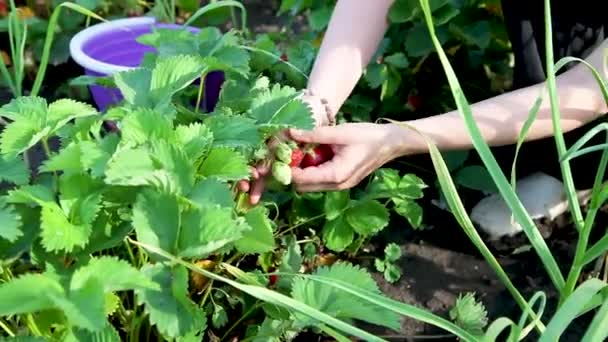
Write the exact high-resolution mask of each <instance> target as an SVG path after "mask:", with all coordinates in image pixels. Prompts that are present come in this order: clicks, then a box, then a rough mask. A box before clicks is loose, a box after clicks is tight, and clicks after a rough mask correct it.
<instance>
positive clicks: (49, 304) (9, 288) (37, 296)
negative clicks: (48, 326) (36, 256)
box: [0, 274, 64, 316]
mask: <svg viewBox="0 0 608 342" xmlns="http://www.w3.org/2000/svg"><path fill="white" fill-rule="evenodd" d="M63 296H64V290H63V288H62V287H61V285H60V284H59V283H58V282H57V281H56V280H54V279H52V278H50V277H48V276H46V275H43V274H25V275H22V276H20V277H19V278H15V279H13V280H11V281H9V282H7V283H4V284H0V298H2V300H1V301H0V316H9V315H19V314H24V313H33V312H38V311H42V310H48V309H51V308H53V307H54V306H55V305H54V301H53V299H55V298H60V297H63Z"/></svg>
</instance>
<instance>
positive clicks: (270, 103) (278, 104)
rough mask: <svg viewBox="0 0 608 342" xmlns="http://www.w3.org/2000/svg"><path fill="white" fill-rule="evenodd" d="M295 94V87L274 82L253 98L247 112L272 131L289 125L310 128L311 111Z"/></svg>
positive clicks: (311, 123)
mask: <svg viewBox="0 0 608 342" xmlns="http://www.w3.org/2000/svg"><path fill="white" fill-rule="evenodd" d="M297 96H298V93H297V92H296V90H295V89H293V88H291V87H287V86H285V87H281V86H280V85H278V84H275V85H274V86H273V87H272V89H270V90H267V91H265V92H262V93H261V94H259V95H258V96H256V97H255V98H254V99H253V102H252V104H251V108H250V112H249V114H250V116H251V117H252V118H254V119H255V120H256V122H257V123H258V124H259V125H262V126H263V127H266V128H267V129H269V130H272V131H275V130H280V129H286V128H290V127H291V128H298V129H312V128H314V120H313V117H312V112H311V110H310V108H309V107H308V106H307V105H306V104H304V102H302V100H300V99H297V98H296V97H297Z"/></svg>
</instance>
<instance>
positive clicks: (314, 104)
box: [238, 95, 330, 205]
mask: <svg viewBox="0 0 608 342" xmlns="http://www.w3.org/2000/svg"><path fill="white" fill-rule="evenodd" d="M302 101H303V102H304V103H306V104H307V105H308V106H309V108H310V109H311V112H312V116H313V119H314V121H315V127H320V126H327V125H329V124H330V122H329V117H328V115H327V111H326V108H325V105H323V104H322V103H321V100H320V99H319V98H318V97H316V96H313V95H303V96H302ZM285 140H287V134H286V132H281V133H280V134H279V135H278V136H276V137H273V138H271V139H270V141H268V149H269V150H270V152H271V153H270V155H271V156H274V149H275V148H276V146H277V145H278V143H279V142H281V141H285ZM273 161H274V160H273V159H268V160H264V161H262V162H260V163H259V164H257V165H255V166H252V167H251V179H252V180H251V181H249V180H242V181H240V182H239V184H238V187H239V190H240V191H241V192H248V193H249V202H250V203H251V205H256V204H258V202H259V201H260V198H261V197H262V193H263V192H264V188H265V183H266V178H267V177H268V176H270V173H271V169H272V162H273Z"/></svg>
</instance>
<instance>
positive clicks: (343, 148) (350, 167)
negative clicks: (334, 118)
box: [288, 123, 408, 192]
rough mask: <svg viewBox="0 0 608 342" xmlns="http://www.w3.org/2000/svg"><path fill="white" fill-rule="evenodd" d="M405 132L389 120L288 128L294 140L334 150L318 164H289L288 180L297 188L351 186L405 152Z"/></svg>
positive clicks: (324, 188) (304, 190)
mask: <svg viewBox="0 0 608 342" xmlns="http://www.w3.org/2000/svg"><path fill="white" fill-rule="evenodd" d="M405 132H406V131H405V130H404V129H403V128H401V127H399V126H396V125H393V124H372V123H347V124H342V125H338V126H333V127H330V126H325V127H317V128H316V129H314V130H312V131H300V130H290V131H289V132H288V134H289V138H291V139H292V140H294V141H296V142H299V143H309V144H327V145H331V146H332V148H333V150H334V157H333V158H332V159H331V160H329V161H327V162H325V163H323V164H321V165H319V166H312V167H307V168H304V169H300V168H293V169H292V183H293V184H294V185H295V187H296V189H297V190H298V191H301V192H315V191H331V190H342V189H348V188H351V187H353V186H355V185H357V184H359V182H361V180H362V179H364V178H365V177H366V176H368V175H369V174H371V173H372V172H374V171H375V170H376V169H378V168H380V167H381V166H382V165H384V164H386V163H387V162H389V161H390V160H392V159H395V158H397V157H400V156H403V155H406V154H408V146H407V144H406V142H405V137H406V135H405V134H404V133H405Z"/></svg>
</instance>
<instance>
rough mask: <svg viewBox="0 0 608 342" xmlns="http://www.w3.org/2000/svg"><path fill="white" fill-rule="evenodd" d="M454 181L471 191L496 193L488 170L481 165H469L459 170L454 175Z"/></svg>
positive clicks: (494, 184)
mask: <svg viewBox="0 0 608 342" xmlns="http://www.w3.org/2000/svg"><path fill="white" fill-rule="evenodd" d="M454 181H456V183H457V184H460V185H462V186H464V187H467V188H469V189H473V190H479V191H484V192H490V193H495V192H497V191H498V189H497V188H496V183H494V181H493V180H492V177H491V176H490V173H489V172H488V170H487V169H486V168H485V167H483V166H481V165H471V166H467V167H464V168H462V169H460V170H459V171H458V172H457V173H456V174H455V175H454Z"/></svg>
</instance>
